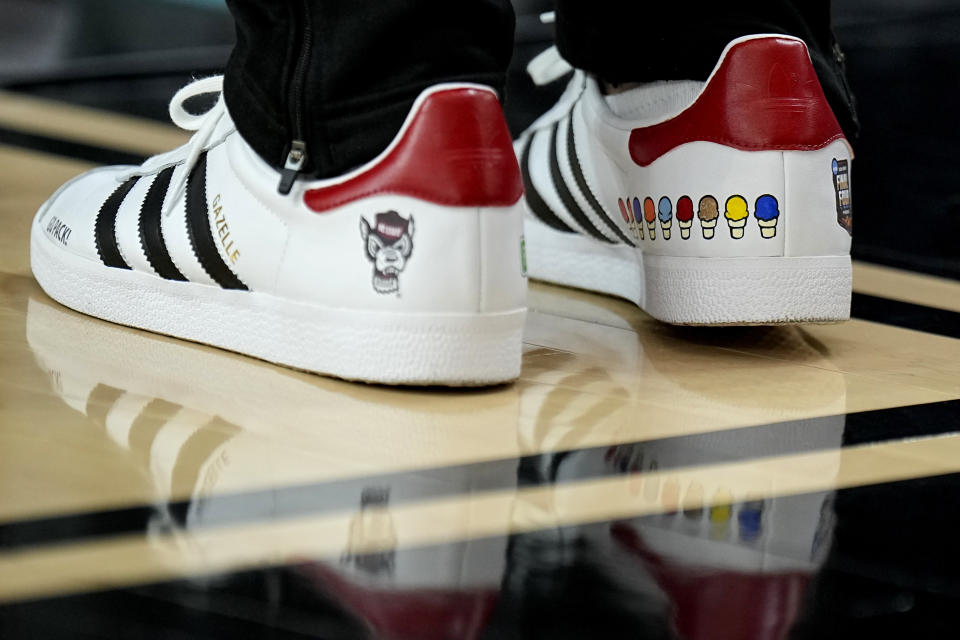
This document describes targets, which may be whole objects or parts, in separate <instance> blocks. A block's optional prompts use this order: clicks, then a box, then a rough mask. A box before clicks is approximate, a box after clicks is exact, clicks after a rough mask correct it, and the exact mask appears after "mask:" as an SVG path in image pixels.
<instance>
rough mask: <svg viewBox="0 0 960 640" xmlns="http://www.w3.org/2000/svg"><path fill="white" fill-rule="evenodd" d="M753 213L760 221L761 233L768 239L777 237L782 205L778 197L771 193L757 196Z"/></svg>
mask: <svg viewBox="0 0 960 640" xmlns="http://www.w3.org/2000/svg"><path fill="white" fill-rule="evenodd" d="M753 215H754V216H756V218H757V222H759V223H760V235H762V236H763V237H764V238H768V239H769V238H774V237H776V235H777V221H778V220H779V219H780V206H779V204H778V203H777V199H776V198H774V197H773V196H771V195H769V194H768V195H764V196H760V197H759V198H757V204H756V206H755V207H754V211H753Z"/></svg>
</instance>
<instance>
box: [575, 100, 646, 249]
mask: <svg viewBox="0 0 960 640" xmlns="http://www.w3.org/2000/svg"><path fill="white" fill-rule="evenodd" d="M567 120H568V122H569V125H568V126H567V155H568V156H569V158H570V169H571V170H572V171H573V179H574V180H576V182H577V186H578V187H580V193H582V194H583V197H584V198H586V199H587V202H588V203H590V207H591V208H592V209H593V211H594V213H596V214H597V216H598V217H599V218H600V219H601V220H603V222H604V223H605V224H606V225H607V227H609V229H610V231H613V232H614V233H615V234H616V235H617V237H618V238H620V241H621V242H623V243H625V244H628V245H630V246H631V247H635V246H637V245H635V244H634V243H633V241H632V240H630V238H628V237H627V235H626V234H625V233H624V232H623V231H621V230H620V227H619V226H617V223H616V222H614V221H613V219H612V218H611V217H610V216H608V215H607V212H606V210H604V208H603V207H602V206H600V203H599V202H598V201H597V198H596V196H594V195H593V191H591V190H590V185H588V184H587V179H586V178H585V177H584V176H583V168H582V167H581V166H580V159H579V157H577V143H576V140H574V139H573V109H571V110H570V114H569V115H568V116H567Z"/></svg>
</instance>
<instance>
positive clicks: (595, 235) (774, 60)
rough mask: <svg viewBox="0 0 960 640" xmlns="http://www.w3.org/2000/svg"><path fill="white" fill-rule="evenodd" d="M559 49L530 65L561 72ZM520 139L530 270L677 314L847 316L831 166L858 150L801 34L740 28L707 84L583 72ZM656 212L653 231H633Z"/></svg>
mask: <svg viewBox="0 0 960 640" xmlns="http://www.w3.org/2000/svg"><path fill="white" fill-rule="evenodd" d="M555 63H556V60H555V59H554V60H553V61H552V62H551V61H550V59H549V54H546V55H545V56H544V57H543V58H542V59H541V60H539V61H535V63H534V64H533V65H532V68H531V75H533V76H535V77H538V76H539V77H540V79H541V80H549V79H550V76H551V75H552V76H554V77H555V76H556V75H557V73H560V72H562V71H563V68H562V65H557V64H555ZM544 70H556V71H557V73H553V74H551V73H549V72H543V73H542V72H541V71H544ZM515 150H516V151H517V154H518V156H519V158H520V164H521V170H522V173H523V177H524V181H525V186H526V190H527V197H526V200H527V204H528V208H529V215H528V216H527V219H526V231H525V235H526V246H527V252H528V260H529V269H530V275H531V277H534V278H537V279H540V280H545V281H548V282H553V283H557V284H564V285H568V286H574V287H579V288H583V289H588V290H593V291H599V292H603V293H609V294H613V295H617V296H620V297H623V298H627V299H629V300H632V301H634V302H635V303H637V304H638V305H640V306H641V307H642V308H643V309H644V310H646V311H647V312H648V313H650V314H651V315H653V316H654V317H656V318H658V319H660V320H664V321H667V322H671V323H676V324H707V325H711V324H775V323H785V322H804V321H833V320H843V319H846V318H848V317H849V314H850V288H851V275H850V273H851V270H850V257H849V252H850V235H849V233H848V231H849V230H848V228H847V227H846V226H844V225H843V224H838V218H837V204H836V202H837V196H836V189H835V185H834V182H835V179H834V170H833V167H834V166H835V165H837V164H838V161H839V162H842V163H847V164H846V165H844V166H847V165H849V162H850V160H851V158H852V151H851V149H850V146H849V144H848V143H847V141H846V139H845V138H844V136H843V132H842V131H841V129H840V125H839V124H838V122H837V119H836V118H835V116H834V114H833V112H832V111H831V109H830V106H829V105H828V103H827V100H826V98H825V96H824V94H823V91H822V89H821V87H820V84H819V81H818V79H817V76H816V73H815V72H814V69H813V65H812V63H811V61H810V58H809V54H808V52H807V49H806V46H805V45H804V43H803V42H802V41H800V40H797V39H796V38H791V37H786V36H750V37H745V38H740V39H738V40H735V41H733V42H732V43H731V44H730V45H728V47H727V48H726V50H725V51H724V53H723V56H722V57H721V60H720V62H719V63H718V65H717V67H716V69H715V70H714V72H713V74H712V76H711V77H710V79H709V80H708V81H707V82H706V83H703V82H693V81H677V82H660V83H652V84H647V85H642V86H639V87H635V88H627V89H626V90H622V91H621V90H619V89H618V90H611V91H610V92H609V95H604V88H603V86H602V83H601V82H599V81H598V80H597V79H596V78H594V77H590V76H588V75H586V74H584V73H583V72H581V71H577V72H575V73H574V76H573V79H572V80H571V82H570V84H569V86H568V88H567V91H566V93H565V94H564V95H563V96H562V97H561V98H560V101H559V102H558V103H557V105H556V106H555V107H554V108H552V109H551V110H550V111H548V112H547V113H546V114H544V115H543V116H542V117H541V118H540V119H539V120H538V121H536V122H535V123H534V124H533V125H532V126H531V127H530V128H529V129H528V130H527V131H526V132H525V133H524V134H523V135H521V137H520V138H519V139H518V140H517V141H516V143H515ZM844 180H845V182H844V184H845V185H847V184H848V183H849V180H848V178H847V177H846V176H845V179H844ZM846 193H847V194H849V191H847V192H846ZM641 202H643V203H644V206H643V209H642V211H641V208H640V206H639V203H641ZM634 203H636V206H631V205H633V204H634ZM654 203H659V204H658V205H655V204H654ZM724 204H726V208H722V207H724ZM694 207H696V209H697V211H696V216H695V215H694V211H693V209H694ZM674 212H676V218H677V220H678V225H679V227H680V233H672V234H671V233H670V229H671V226H672V219H673V217H674ZM641 214H642V216H643V219H641V218H640V216H641ZM658 217H659V222H660V224H659V226H660V228H659V229H656V228H655V227H656V226H657V218H658ZM718 219H719V222H720V225H721V228H722V227H729V233H728V232H726V231H723V232H721V230H720V229H717V223H718ZM644 221H646V223H647V224H648V225H649V226H648V231H649V232H648V233H647V234H646V235H645V236H644V235H641V234H638V233H635V232H633V230H635V229H636V228H637V226H638V225H639V226H641V227H642V225H643V223H644ZM697 227H700V228H697ZM655 231H657V232H656V233H655Z"/></svg>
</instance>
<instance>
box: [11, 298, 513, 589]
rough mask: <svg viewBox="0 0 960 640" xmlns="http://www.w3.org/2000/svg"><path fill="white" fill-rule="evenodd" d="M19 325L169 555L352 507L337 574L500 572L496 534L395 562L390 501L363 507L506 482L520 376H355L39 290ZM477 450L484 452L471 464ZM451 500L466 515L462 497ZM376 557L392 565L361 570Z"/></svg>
mask: <svg viewBox="0 0 960 640" xmlns="http://www.w3.org/2000/svg"><path fill="white" fill-rule="evenodd" d="M41 298H42V297H41ZM26 335H27V342H28V344H29V345H30V349H31V351H32V352H33V354H34V357H35V358H36V361H37V364H38V366H39V367H40V368H41V369H42V370H43V371H44V372H45V374H46V375H47V377H48V378H49V380H50V383H51V385H52V387H53V388H54V391H55V392H56V395H57V396H58V397H59V398H60V399H62V400H63V401H64V402H65V403H66V404H67V405H68V406H69V407H71V408H72V410H73V411H75V412H76V413H77V415H75V416H74V418H75V419H77V418H79V421H78V423H79V425H80V428H81V429H86V431H85V433H84V436H83V438H80V439H79V440H78V441H82V442H84V446H85V447H88V448H90V449H100V450H102V452H103V453H102V456H103V458H104V459H105V460H106V459H111V458H112V457H114V456H116V457H119V458H126V459H128V460H129V461H130V463H131V464H132V465H133V466H134V467H135V468H137V469H139V470H140V471H142V474H143V477H145V478H147V479H148V480H149V482H148V483H147V485H146V487H145V489H146V491H150V488H149V487H151V486H152V493H151V494H144V495H143V496H142V497H141V498H140V499H139V500H138V501H139V502H142V503H144V504H147V503H151V504H153V505H154V506H155V510H156V511H155V513H154V514H153V515H152V516H150V517H149V522H147V523H145V524H146V526H147V527H148V530H149V531H150V532H151V533H155V534H163V535H156V536H152V538H151V539H152V541H153V546H154V547H155V548H156V549H157V550H163V551H165V552H169V553H171V554H175V555H176V556H177V558H176V561H178V562H179V561H182V560H183V557H181V556H182V554H191V555H192V563H191V566H201V567H202V566H204V564H203V563H205V562H208V561H211V562H212V560H211V558H219V557H220V556H219V555H218V553H219V550H218V549H217V548H216V547H212V546H210V545H212V544H214V543H213V542H211V539H210V538H206V537H204V536H203V535H199V536H198V535H194V534H195V533H198V532H202V531H203V530H205V529H207V528H210V527H217V526H225V525H231V524H242V523H261V524H263V523H268V522H276V521H279V520H283V519H286V518H294V517H303V516H310V515H314V516H318V517H320V516H324V515H329V514H332V513H343V512H349V513H353V514H356V517H354V518H353V522H354V525H355V526H352V528H351V529H350V534H349V537H346V536H345V537H344V539H343V540H342V541H340V542H341V543H342V548H343V550H344V553H345V554H346V555H347V556H348V557H349V558H352V560H351V562H350V563H348V564H344V565H341V566H340V569H339V570H340V571H342V572H344V573H345V574H349V575H351V576H356V577H357V579H358V580H368V581H370V582H373V583H376V584H380V585H381V586H384V585H385V586H389V587H391V588H394V587H396V588H408V587H411V588H412V587H416V588H421V587H423V588H428V587H430V588H432V587H436V586H438V585H443V584H444V583H443V578H444V577H445V576H450V575H457V579H462V578H464V576H465V575H466V573H460V574H457V572H458V571H460V572H469V574H470V576H472V578H471V579H474V580H475V583H476V584H497V580H498V579H499V572H498V568H497V567H498V565H497V564H496V562H498V561H500V562H502V558H503V548H502V547H503V543H502V541H499V540H496V539H490V540H488V539H484V540H481V541H473V542H463V543H453V544H450V545H447V546H446V547H445V548H444V549H445V550H444V551H443V552H437V551H430V550H425V549H413V550H406V551H404V553H397V554H395V555H396V558H395V559H392V555H393V554H392V551H391V549H392V545H391V544H386V543H395V542H397V541H400V542H402V539H399V538H398V535H399V533H402V532H395V531H393V530H392V526H393V525H392V523H391V522H390V518H389V514H384V513H381V514H379V515H380V516H382V517H380V518H376V517H374V518H370V517H365V514H364V511H365V507H366V508H370V509H373V508H375V507H384V506H386V505H387V504H389V505H394V504H406V503H411V502H415V501H422V500H430V499H435V498H442V497H444V496H455V495H468V494H471V493H474V492H481V491H485V490H490V489H492V488H499V489H503V488H505V487H506V488H508V489H509V488H511V487H512V486H513V485H512V481H511V477H512V475H514V474H515V470H516V461H515V460H514V459H513V458H512V457H510V454H507V453H504V452H503V447H502V446H501V448H500V449H498V448H497V445H498V443H506V445H505V446H506V447H507V451H510V452H511V454H512V452H513V451H514V448H513V447H512V446H511V445H512V444H513V443H515V441H516V433H517V421H518V412H519V402H520V397H521V394H522V388H521V387H520V386H519V385H513V386H510V387H506V388H503V389H497V390H495V391H493V392H484V393H481V394H476V393H473V392H448V391H428V390H423V391H416V392H410V391H407V390H402V389H393V388H382V387H360V386H357V385H352V384H347V383H344V382H341V381H338V380H330V379H326V378H319V377H316V376H308V375H304V374H301V373H297V372H294V371H288V370H285V369H279V368H277V367H272V366H268V365H264V364H262V363H259V362H256V361H252V360H250V359H247V358H240V357H237V356H234V355H233V354H229V353H225V352H222V351H218V350H215V349H208V348H205V347H201V346H198V345H194V344H189V343H185V342H181V341H177V340H170V339H167V338H163V337H160V336H155V335H150V334H144V333H142V332H138V331H131V330H128V329H126V328H123V327H118V326H115V325H111V324H108V323H104V322H97V321H95V320H91V319H89V318H85V317H82V316H79V315H78V314H75V313H73V312H70V311H68V310H66V309H63V308H62V307H60V306H59V305H55V304H52V303H49V302H48V301H46V299H45V298H42V299H36V298H32V299H31V300H30V301H29V304H28V307H27V327H26ZM144 363H150V366H144ZM84 418H85V419H84ZM58 419H61V420H63V421H64V422H68V420H67V419H64V418H58ZM344 434H349V437H344ZM78 437H79V436H78ZM483 441H486V442H492V443H494V444H493V445H492V446H491V447H490V448H485V447H482V446H479V445H477V444H476V443H478V442H483ZM465 442H468V443H470V446H465V445H464V443H465ZM111 443H112V444H111ZM478 447H479V448H478ZM481 449H482V450H483V451H482V452H480V450H481ZM491 451H493V453H491ZM483 456H487V457H490V458H493V459H494V461H490V462H486V463H483V464H479V465H474V464H471V463H473V462H476V461H477V459H478V458H482V457H483ZM132 493H135V492H127V491H121V492H119V493H118V494H117V495H100V494H98V495H96V496H94V497H92V498H91V500H92V501H93V502H92V504H90V508H91V509H92V510H99V509H110V508H114V507H117V506H118V502H117V500H120V503H119V504H120V505H122V506H129V504H130V501H131V494H132ZM118 496H119V498H118ZM462 509H463V511H462V514H463V518H465V519H468V517H469V509H470V504H469V502H468V501H465V502H464V504H463V506H462ZM366 515H367V516H369V515H370V514H366ZM371 547H373V548H376V549H377V550H378V552H379V553H380V554H381V555H380V558H379V559H378V558H377V557H375V556H374V555H371V552H370V549H371ZM249 552H250V553H251V554H252V555H253V556H257V555H258V554H259V553H261V552H262V549H261V550H258V549H257V548H255V547H252V548H251V549H250V550H249ZM360 556H362V560H359V561H357V560H356V558H358V557H360ZM467 560H469V561H470V563H471V564H470V565H469V566H468V565H467ZM378 562H379V563H380V565H381V566H382V565H383V564H384V563H385V562H386V563H387V564H388V565H389V568H390V569H391V571H390V572H386V574H385V575H379V574H376V573H375V572H371V571H370V568H371V566H376V565H377V563H378ZM219 568H222V567H219ZM457 579H454V578H451V581H452V582H453V583H454V584H456V583H457Z"/></svg>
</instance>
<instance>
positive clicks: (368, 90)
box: [225, 0, 854, 176]
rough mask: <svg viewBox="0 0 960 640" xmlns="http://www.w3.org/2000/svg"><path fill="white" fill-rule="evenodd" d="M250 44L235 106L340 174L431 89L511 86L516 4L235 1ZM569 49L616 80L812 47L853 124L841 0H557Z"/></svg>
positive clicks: (245, 125) (262, 145) (268, 143)
mask: <svg viewBox="0 0 960 640" xmlns="http://www.w3.org/2000/svg"><path fill="white" fill-rule="evenodd" d="M227 3H228V5H229V6H230V9H231V11H232V12H233V15H234V17H235V18H236V21H237V46H236V49H235V50H234V52H233V55H232V56H231V58H230V62H229V64H228V67H227V71H226V86H225V92H226V100H227V105H228V107H229V108H230V112H231V114H232V115H233V117H234V119H235V121H236V123H237V128H238V129H239V131H240V133H241V134H242V135H243V137H244V138H245V139H246V140H247V141H248V142H249V143H250V144H251V145H252V146H253V148H254V149H255V150H256V151H257V152H258V153H259V154H260V155H261V156H262V157H263V158H264V159H265V160H266V161H267V162H269V163H270V164H272V165H274V166H282V165H283V164H284V159H285V157H286V154H287V152H288V150H289V147H290V145H291V142H292V141H293V140H303V141H304V142H306V144H307V154H308V165H307V167H306V170H307V171H308V172H311V173H315V174H316V175H319V176H332V175H337V174H340V173H342V172H344V171H345V170H346V169H349V168H350V167H353V166H356V165H358V164H362V163H363V162H365V161H366V160H369V159H370V158H372V157H374V156H375V155H376V154H377V153H379V152H380V151H381V150H382V149H384V148H385V147H386V146H387V144H389V142H390V140H391V139H392V138H393V137H394V135H396V132H397V131H398V130H399V128H400V125H401V124H402V123H403V120H404V118H405V117H406V115H407V112H408V111H409V108H410V106H411V104H412V102H413V100H414V99H415V98H416V96H417V94H419V93H420V91H422V90H423V89H424V88H426V87H428V86H430V85H432V84H436V83H438V82H447V81H471V82H479V83H482V84H488V85H491V86H493V87H495V88H497V89H498V90H502V88H503V85H504V80H505V73H506V69H507V65H508V63H509V61H510V55H511V51H512V42H513V29H514V15H513V9H512V6H511V4H510V1H509V0H455V1H454V0H376V1H373V0H369V1H367V2H362V1H361V0H227ZM557 5H558V6H557V12H558V15H557V42H558V44H559V47H560V50H561V51H562V53H563V54H564V56H565V57H566V58H567V59H568V60H569V61H570V62H572V63H573V64H574V66H577V67H579V68H582V69H586V70H587V71H590V72H592V73H596V74H597V75H598V76H600V77H601V78H603V79H605V80H609V81H611V82H642V81H648V80H664V79H700V80H703V79H706V77H707V76H708V75H709V73H710V71H711V69H712V68H713V66H714V65H715V64H716V61H717V58H718V57H719V54H720V52H721V51H722V50H723V47H724V46H725V45H726V44H727V42H729V41H730V40H732V39H733V38H736V37H738V36H741V35H745V34H750V33H786V34H791V35H796V36H799V37H801V38H803V39H804V40H806V41H807V43H808V45H809V46H810V48H811V52H812V55H813V58H814V63H815V65H816V67H817V71H818V73H819V74H820V77H821V79H822V82H823V84H824V88H825V90H826V93H827V96H828V98H829V99H830V101H831V103H832V104H833V106H834V109H835V111H837V116H838V117H839V119H840V121H841V123H842V124H843V125H844V126H845V128H847V129H848V130H850V129H853V122H854V118H853V107H852V99H851V97H850V95H849V92H848V91H847V90H846V83H845V80H844V78H843V71H842V69H841V65H840V63H839V61H838V59H837V58H839V57H840V54H839V49H836V47H835V44H834V40H833V35H832V33H831V29H830V1H829V0H730V1H729V2H709V3H708V2H705V1H703V0H672V2H646V1H644V0H626V1H620V2H612V1H610V0H592V1H591V2H586V1H585V0H557Z"/></svg>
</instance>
